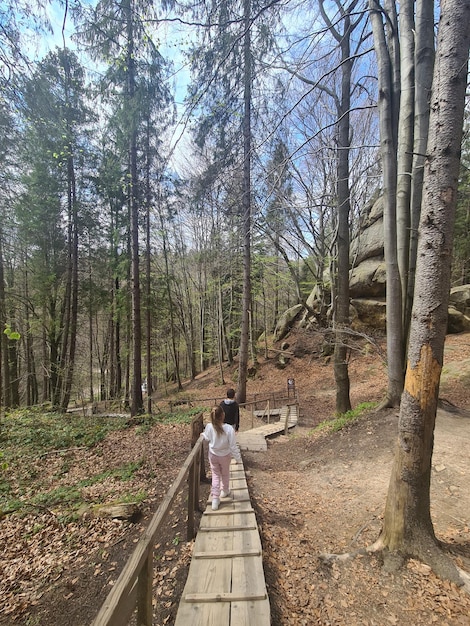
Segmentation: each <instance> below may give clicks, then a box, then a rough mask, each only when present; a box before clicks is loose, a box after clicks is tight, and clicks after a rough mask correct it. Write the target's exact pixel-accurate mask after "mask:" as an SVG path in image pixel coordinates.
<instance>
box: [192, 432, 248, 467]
mask: <svg viewBox="0 0 470 626" xmlns="http://www.w3.org/2000/svg"><path fill="white" fill-rule="evenodd" d="M222 428H223V429H224V434H223V435H219V434H218V432H217V431H216V430H215V428H214V427H213V425H212V424H211V423H209V424H207V425H206V427H205V429H204V432H203V433H202V436H203V437H204V439H205V440H206V441H208V442H209V452H211V453H212V454H215V455H216V456H227V454H230V455H232V457H233V458H234V459H235V460H236V461H237V462H238V463H241V462H242V458H241V456H240V451H239V449H238V448H237V440H236V437H235V430H234V429H233V426H230V424H222Z"/></svg>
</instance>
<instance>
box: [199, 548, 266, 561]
mask: <svg viewBox="0 0 470 626" xmlns="http://www.w3.org/2000/svg"><path fill="white" fill-rule="evenodd" d="M260 555H261V550H259V549H256V548H254V549H252V550H223V551H221V552H216V551H215V550H211V551H210V552H193V559H214V561H217V560H218V559H234V558H235V557H239V556H242V557H246V556H260Z"/></svg>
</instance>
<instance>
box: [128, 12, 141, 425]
mask: <svg viewBox="0 0 470 626" xmlns="http://www.w3.org/2000/svg"><path fill="white" fill-rule="evenodd" d="M131 5H132V0H129V7H128V11H129V13H128V15H127V80H128V86H127V87H128V97H129V103H128V104H129V106H134V105H135V103H134V98H135V91H136V86H135V80H136V78H135V58H134V29H133V15H132V10H133V7H132V6H131ZM136 125H137V121H136V120H135V119H133V120H132V121H131V128H130V136H129V162H130V188H129V200H130V211H131V277H132V385H131V415H137V414H139V413H142V412H143V409H144V403H143V398H142V320H141V297H140V254H139V190H138V175H137V129H136Z"/></svg>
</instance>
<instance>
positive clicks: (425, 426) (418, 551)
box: [376, 0, 470, 584]
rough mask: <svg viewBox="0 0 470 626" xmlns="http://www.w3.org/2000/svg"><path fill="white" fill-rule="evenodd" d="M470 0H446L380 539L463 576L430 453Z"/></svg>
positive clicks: (443, 572) (440, 570)
mask: <svg viewBox="0 0 470 626" xmlns="http://www.w3.org/2000/svg"><path fill="white" fill-rule="evenodd" d="M469 23H470V0H443V1H442V2H441V17H440V21H439V30H438V42H437V54H436V67H435V70H434V77H433V84H432V97H431V114H430V126H429V141H428V154H427V158H426V165H425V172H424V193H423V203H422V208H421V219H420V224H419V243H418V256H417V268H416V269H417V271H416V287H415V294H414V304H413V314H412V322H411V330H410V341H409V349H408V365H407V370H406V380H405V388H404V392H403V397H402V402H401V406H400V419H399V426H398V431H399V432H398V441H397V445H396V448H395V459H394V464H393V469H392V475H391V479H390V484H389V489H388V494H387V502H386V507H385V516H384V526H383V531H382V534H381V537H380V538H379V541H378V543H377V544H376V547H383V548H386V549H387V550H389V551H398V552H400V553H401V554H403V555H405V556H415V557H418V558H419V559H421V560H422V561H424V562H425V563H428V564H429V565H430V566H431V567H432V568H433V569H434V570H435V571H436V573H437V574H438V575H440V576H441V577H443V578H448V579H450V580H452V581H454V582H456V583H457V584H461V582H462V581H461V580H460V576H459V574H458V571H457V570H456V568H455V565H454V564H453V562H452V561H451V560H450V559H448V558H447V557H445V556H444V554H443V553H442V551H441V550H440V548H439V545H438V542H437V540H436V538H435V535H434V529H433V525H432V520H431V513H430V482H431V461H432V452H433V442H434V427H435V419H436V410H437V401H438V396H439V382H440V376H441V371H442V365H443V356H444V342H445V336H446V328H447V317H448V302H449V292H450V278H451V258H452V244H453V229H454V222H455V209H456V198H457V188H458V176H459V165H460V151H461V139H462V127H463V114H464V106H465V89H466V85H467V71H468V54H469V48H470V30H469V28H468V24H469Z"/></svg>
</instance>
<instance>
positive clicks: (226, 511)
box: [204, 502, 253, 516]
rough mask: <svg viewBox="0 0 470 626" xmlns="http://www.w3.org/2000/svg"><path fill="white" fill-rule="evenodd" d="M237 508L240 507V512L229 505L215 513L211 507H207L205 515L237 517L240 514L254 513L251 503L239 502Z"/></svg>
mask: <svg viewBox="0 0 470 626" xmlns="http://www.w3.org/2000/svg"><path fill="white" fill-rule="evenodd" d="M237 506H238V507H239V508H238V510H235V509H234V508H233V507H232V506H231V505H230V504H228V505H227V506H226V507H222V508H219V509H217V511H213V510H212V509H211V508H210V507H207V509H206V510H205V511H204V515H210V516H213V515H235V514H236V513H239V512H243V513H249V512H250V511H253V509H252V507H251V502H239V503H238V505H237Z"/></svg>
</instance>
